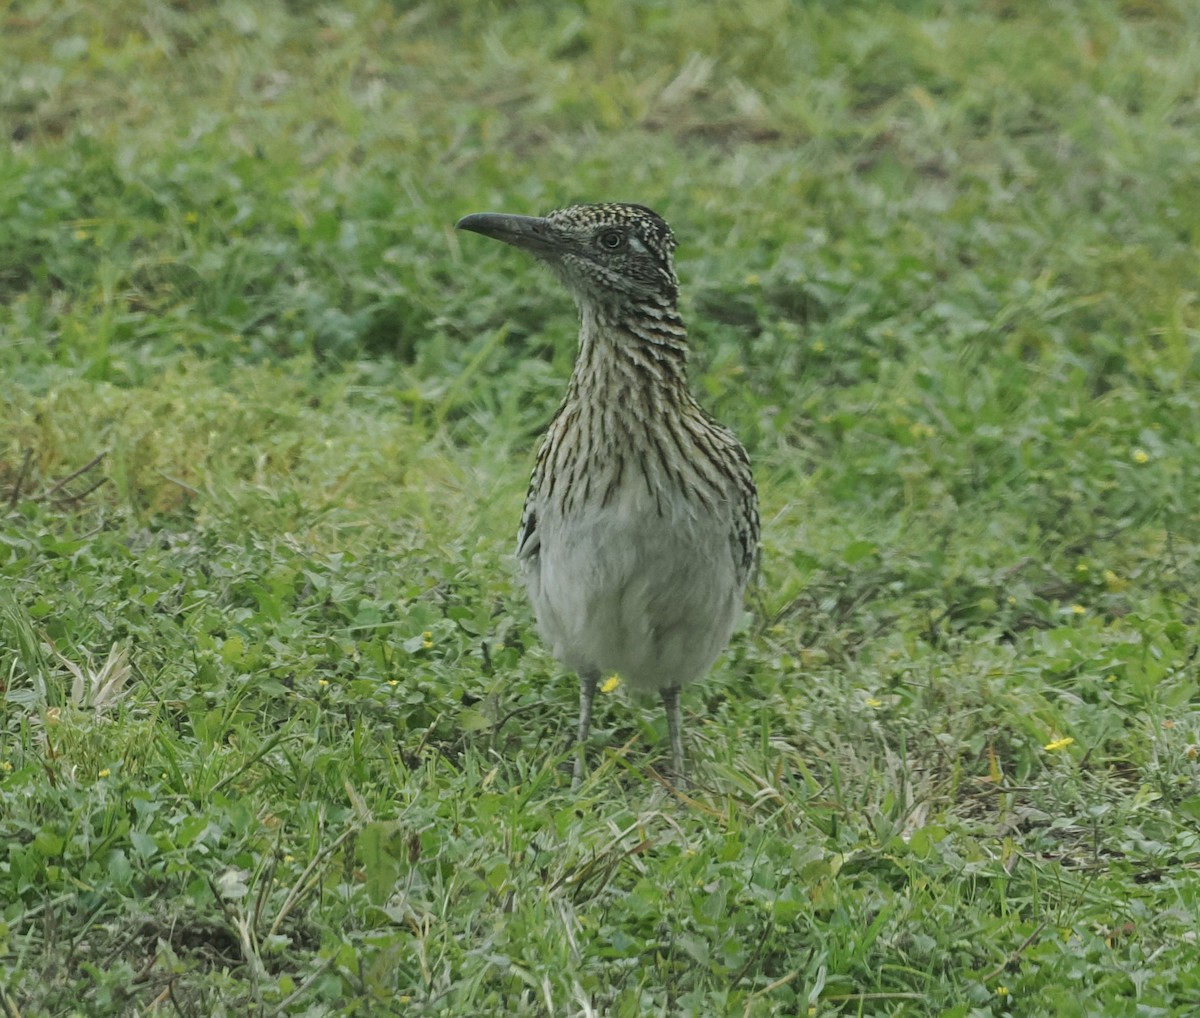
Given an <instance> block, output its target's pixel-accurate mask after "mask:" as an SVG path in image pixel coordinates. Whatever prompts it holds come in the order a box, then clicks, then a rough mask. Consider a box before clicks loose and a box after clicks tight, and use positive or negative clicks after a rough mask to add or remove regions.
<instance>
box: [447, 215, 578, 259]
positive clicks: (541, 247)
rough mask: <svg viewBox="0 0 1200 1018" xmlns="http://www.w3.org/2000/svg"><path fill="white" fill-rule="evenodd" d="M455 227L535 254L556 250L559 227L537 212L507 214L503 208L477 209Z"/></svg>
mask: <svg viewBox="0 0 1200 1018" xmlns="http://www.w3.org/2000/svg"><path fill="white" fill-rule="evenodd" d="M454 228H455V229H456V230H470V231H471V232H472V233H482V234H483V235H484V236H485V237H492V238H493V239H495V240H502V241H504V243H505V244H511V245H512V246H513V247H519V248H523V249H524V250H526V251H531V252H533V253H534V254H536V255H543V256H544V255H549V254H553V253H554V252H555V251H557V250H559V249H560V247H561V238H560V235H559V233H558V231H557V230H556V229H555V228H554V227H553V226H551V225H550V223H548V222H547V221H546V220H545V219H542V218H540V217H538V216H510V215H507V214H506V213H503V212H476V213H475V214H474V215H470V216H463V217H462V219H460V220H459V221H458V222H457V223H455V224H454Z"/></svg>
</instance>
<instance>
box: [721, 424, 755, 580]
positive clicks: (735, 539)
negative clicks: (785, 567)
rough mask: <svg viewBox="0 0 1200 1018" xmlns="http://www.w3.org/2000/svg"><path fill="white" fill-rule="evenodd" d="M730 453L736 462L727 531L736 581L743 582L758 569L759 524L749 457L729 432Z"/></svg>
mask: <svg viewBox="0 0 1200 1018" xmlns="http://www.w3.org/2000/svg"><path fill="white" fill-rule="evenodd" d="M729 437H730V439H732V442H731V448H730V452H731V453H732V457H731V458H732V459H733V460H734V461H735V462H736V464H737V465H736V468H735V469H734V471H733V491H734V507H735V508H734V522H733V529H732V531H731V532H730V537H729V539H730V542H731V544H732V546H733V548H732V550H733V562H734V567H735V569H736V572H737V578H738V583H739V584H741V585H744V584H745V583H746V582H747V580H748V579H749V578H750V575H751V573H753V572H754V571H755V570H756V569H757V568H758V554H759V546H758V539H759V532H760V529H761V524H760V521H759V515H758V488H756V487H755V485H754V474H753V473H751V471H750V457H749V456H748V455H746V450H745V449H744V448H742V443H741V442H739V441H738V440H737V439H736V438H734V437H733V434H732V432H731V433H730V435H729Z"/></svg>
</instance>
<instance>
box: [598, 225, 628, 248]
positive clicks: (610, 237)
mask: <svg viewBox="0 0 1200 1018" xmlns="http://www.w3.org/2000/svg"><path fill="white" fill-rule="evenodd" d="M624 243H625V234H623V233H622V232H621V231H620V230H605V231H604V232H603V233H602V234H600V246H601V247H603V248H607V249H608V250H609V251H615V250H617V248H619V247H620V246H621V245H622V244H624Z"/></svg>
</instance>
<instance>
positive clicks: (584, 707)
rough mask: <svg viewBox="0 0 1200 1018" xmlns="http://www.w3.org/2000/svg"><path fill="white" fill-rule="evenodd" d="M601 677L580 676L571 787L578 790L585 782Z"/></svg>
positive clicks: (592, 673) (596, 675) (593, 675)
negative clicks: (583, 781) (593, 705)
mask: <svg viewBox="0 0 1200 1018" xmlns="http://www.w3.org/2000/svg"><path fill="white" fill-rule="evenodd" d="M599 681H600V676H599V674H597V673H596V672H589V673H588V674H587V675H580V676H579V741H578V742H577V743H576V746H575V770H574V773H573V776H572V778H571V787H572V788H578V787H579V783H580V782H581V781H582V780H583V768H584V765H585V763H586V759H585V758H586V756H587V740H588V732H589V731H590V730H591V727H592V701H593V700H595V699H596V684H597V683H598V682H599Z"/></svg>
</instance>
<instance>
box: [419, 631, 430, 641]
mask: <svg viewBox="0 0 1200 1018" xmlns="http://www.w3.org/2000/svg"><path fill="white" fill-rule="evenodd" d="M421 639H422V640H432V639H433V633H432V632H430V631H429V630H428V629H426V630H425V632H423V633H422V634H421Z"/></svg>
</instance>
